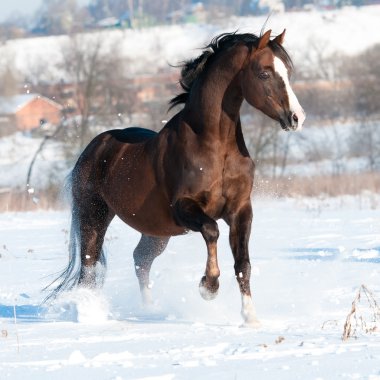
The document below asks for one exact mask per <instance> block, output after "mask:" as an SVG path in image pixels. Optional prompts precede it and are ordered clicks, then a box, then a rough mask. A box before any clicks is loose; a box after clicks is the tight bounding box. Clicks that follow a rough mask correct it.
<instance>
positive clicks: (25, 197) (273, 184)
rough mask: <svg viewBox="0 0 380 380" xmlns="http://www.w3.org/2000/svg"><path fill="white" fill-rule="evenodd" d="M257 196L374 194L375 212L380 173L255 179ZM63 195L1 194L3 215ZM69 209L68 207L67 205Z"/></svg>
mask: <svg viewBox="0 0 380 380" xmlns="http://www.w3.org/2000/svg"><path fill="white" fill-rule="evenodd" d="M253 193H254V196H269V197H280V198H281V197H293V198H299V197H322V196H323V197H337V196H341V195H360V196H361V195H362V194H363V193H367V195H366V196H367V198H368V194H373V195H374V196H373V202H372V201H371V203H373V204H371V207H372V208H378V207H379V206H380V204H378V202H379V199H380V198H379V197H377V196H375V195H377V194H380V173H362V174H350V175H348V174H345V175H340V176H315V177H292V178H284V177H282V178H276V179H272V178H264V177H260V176H258V175H257V176H256V178H255V186H254V192H253ZM62 198H63V196H62V192H61V189H60V188H58V187H54V186H51V187H50V188H48V189H45V190H41V191H40V192H39V193H38V194H29V193H28V192H27V191H21V190H12V189H9V191H3V192H0V212H5V211H33V210H39V209H45V210H46V209H62V208H64V207H65V202H63V201H62ZM66 206H67V205H66Z"/></svg>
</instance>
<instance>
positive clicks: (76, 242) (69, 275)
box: [43, 172, 81, 303]
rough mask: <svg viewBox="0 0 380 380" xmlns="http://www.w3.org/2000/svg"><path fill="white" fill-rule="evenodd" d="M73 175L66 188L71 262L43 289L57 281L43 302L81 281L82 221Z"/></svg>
mask: <svg viewBox="0 0 380 380" xmlns="http://www.w3.org/2000/svg"><path fill="white" fill-rule="evenodd" d="M72 175H73V173H72V172H71V173H70V174H69V175H68V177H67V178H66V181H65V182H66V183H65V189H66V194H68V195H69V196H70V201H71V202H70V203H71V226H70V235H69V263H68V265H67V267H66V268H65V269H64V270H63V271H62V272H61V273H60V274H59V276H58V277H57V278H56V279H54V280H53V281H52V282H51V283H50V284H49V285H47V286H46V287H45V288H44V289H43V291H45V290H48V289H50V288H51V287H53V286H54V285H55V284H56V283H57V282H58V285H57V286H56V287H55V288H54V289H53V290H52V291H51V292H50V294H49V295H48V296H47V297H46V298H45V299H44V301H43V303H46V302H47V301H51V300H54V299H55V298H57V297H58V295H60V294H61V293H62V292H64V291H67V290H71V289H73V288H74V287H75V286H76V285H78V282H79V276H80V271H81V260H80V221H79V217H78V207H77V205H76V204H75V203H76V202H75V200H74V198H73V197H72V191H71V190H72V188H71V187H72Z"/></svg>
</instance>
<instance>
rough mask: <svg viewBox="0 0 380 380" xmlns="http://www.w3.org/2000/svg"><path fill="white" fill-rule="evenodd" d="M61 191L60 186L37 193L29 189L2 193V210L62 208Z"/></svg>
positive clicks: (0, 197)
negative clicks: (29, 191)
mask: <svg viewBox="0 0 380 380" xmlns="http://www.w3.org/2000/svg"><path fill="white" fill-rule="evenodd" d="M62 208H64V202H63V201H62V196H61V191H60V190H59V189H58V188H49V189H46V190H42V191H40V192H38V193H36V194H29V193H28V192H27V191H21V190H13V189H10V190H9V191H4V192H1V193H0V212H6V211H36V210H49V209H62Z"/></svg>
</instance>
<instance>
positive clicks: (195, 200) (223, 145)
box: [52, 30, 305, 327]
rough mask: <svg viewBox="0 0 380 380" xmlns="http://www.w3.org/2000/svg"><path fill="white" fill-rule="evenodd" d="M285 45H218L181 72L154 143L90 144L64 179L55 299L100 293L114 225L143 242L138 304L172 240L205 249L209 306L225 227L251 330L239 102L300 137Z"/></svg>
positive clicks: (265, 37)
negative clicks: (62, 245)
mask: <svg viewBox="0 0 380 380" xmlns="http://www.w3.org/2000/svg"><path fill="white" fill-rule="evenodd" d="M284 36H285V30H284V31H283V32H282V33H281V34H280V35H278V36H276V37H275V38H273V39H271V30H268V31H267V32H265V33H261V34H260V36H257V35H254V34H250V33H241V34H240V33H237V32H233V33H223V34H220V35H218V36H216V37H215V38H214V39H212V40H211V42H210V43H209V44H208V45H207V46H206V47H205V48H204V49H203V50H202V53H201V54H200V55H199V56H198V57H197V58H195V59H191V60H188V61H185V62H184V64H183V66H182V70H181V77H180V85H181V86H182V89H183V92H182V93H181V94H179V95H177V96H175V97H174V98H173V99H172V100H171V101H170V106H171V107H174V106H177V105H183V106H182V109H180V110H179V112H178V113H176V114H175V115H174V116H173V117H172V118H171V119H170V120H169V121H168V122H167V123H166V125H165V126H164V127H163V128H162V129H161V130H160V131H159V132H158V133H157V132H154V131H151V130H148V129H143V128H126V129H124V130H121V129H119V130H117V129H116V130H109V131H106V132H103V133H101V134H99V135H98V136H96V137H95V138H94V139H93V140H92V141H91V142H90V143H89V145H88V146H87V147H86V148H85V149H84V151H83V153H82V154H81V155H80V157H79V159H78V161H77V162H76V164H75V166H74V168H73V170H72V172H71V196H72V222H71V233H70V244H69V251H70V258H69V264H68V267H67V268H66V270H65V271H64V272H63V273H62V274H61V275H60V277H59V278H58V279H57V280H59V281H60V284H59V285H58V286H57V287H56V288H55V290H54V291H53V293H52V296H53V297H54V298H55V297H56V296H57V295H58V294H59V293H60V292H62V291H64V290H69V289H72V288H73V287H75V286H84V287H87V288H95V287H98V286H101V285H102V283H103V281H104V276H101V275H100V272H101V269H102V268H104V267H105V265H106V260H105V256H104V252H103V248H102V246H103V241H104V236H105V233H106V231H107V228H108V226H109V224H110V222H111V221H112V219H113V218H114V217H115V215H117V216H118V217H119V218H120V219H121V220H123V221H124V222H125V223H126V224H128V225H129V226H130V227H132V228H134V229H135V230H137V231H139V232H140V233H141V239H140V241H139V243H138V245H137V247H136V248H135V249H134V252H133V258H134V264H135V272H136V276H137V279H138V282H139V286H140V290H141V295H142V300H143V302H144V303H149V302H150V297H151V296H150V287H149V272H150V269H151V266H152V263H153V261H154V259H155V258H156V257H157V256H159V255H160V254H161V253H162V252H163V251H164V250H165V247H166V246H167V244H168V241H169V239H170V237H172V236H176V235H181V234H185V233H187V232H189V231H196V232H200V233H201V234H202V237H203V239H204V241H205V243H206V248H207V261H206V268H205V273H204V275H203V276H202V278H201V280H200V284H199V290H200V294H201V296H202V297H203V298H204V299H206V300H210V299H213V298H215V296H216V295H217V293H218V288H219V280H218V278H219V275H220V270H219V267H218V258H217V241H218V237H219V229H218V224H217V220H218V219H223V220H224V221H225V222H226V223H227V224H228V226H229V242H230V246H231V250H232V254H233V258H234V270H235V275H236V279H237V283H238V285H239V288H240V293H241V301H242V303H241V305H242V307H241V315H242V317H243V320H244V323H245V325H247V326H253V327H255V326H258V325H259V321H258V319H257V317H256V311H255V308H254V304H253V301H252V296H251V289H250V274H251V265H250V257H249V251H248V242H249V238H250V233H251V222H252V204H251V192H252V187H253V179H254V169H255V165H254V162H253V161H252V159H251V157H250V155H249V152H248V150H247V147H246V145H245V142H244V137H243V133H242V127H241V122H240V115H239V113H240V108H241V105H242V102H243V100H244V99H245V100H246V101H247V102H248V103H249V104H250V105H251V106H252V107H254V108H256V109H258V110H260V111H261V112H263V113H264V114H266V115H267V116H269V117H270V118H272V119H274V120H276V121H278V122H279V123H280V125H281V127H282V128H283V129H284V130H286V131H289V130H297V129H300V128H301V127H302V124H303V122H304V120H305V113H304V111H303V109H302V107H301V106H300V104H299V102H298V100H297V97H296V95H295V94H294V92H293V90H292V88H291V86H290V83H289V78H290V75H291V73H292V70H293V64H292V61H291V58H290V57H289V55H288V53H287V52H286V50H285V49H284V47H283V41H284ZM103 272H104V271H103Z"/></svg>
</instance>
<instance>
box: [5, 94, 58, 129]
mask: <svg viewBox="0 0 380 380" xmlns="http://www.w3.org/2000/svg"><path fill="white" fill-rule="evenodd" d="M61 114H62V106H61V105H60V104H58V103H56V102H54V101H53V100H50V99H48V98H46V97H44V96H41V95H39V94H23V95H14V96H7V97H5V96H1V97H0V136H4V135H8V134H12V133H14V132H16V131H24V132H25V131H31V130H33V129H36V128H38V127H40V126H41V125H43V124H46V123H49V124H53V125H57V124H59V122H60V120H61Z"/></svg>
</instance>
